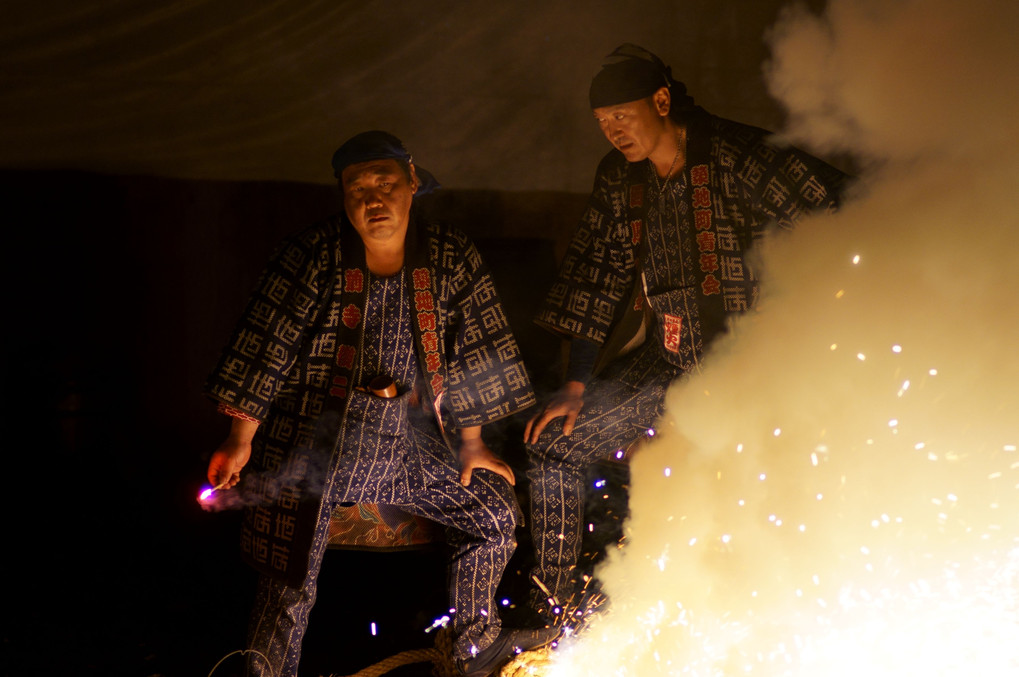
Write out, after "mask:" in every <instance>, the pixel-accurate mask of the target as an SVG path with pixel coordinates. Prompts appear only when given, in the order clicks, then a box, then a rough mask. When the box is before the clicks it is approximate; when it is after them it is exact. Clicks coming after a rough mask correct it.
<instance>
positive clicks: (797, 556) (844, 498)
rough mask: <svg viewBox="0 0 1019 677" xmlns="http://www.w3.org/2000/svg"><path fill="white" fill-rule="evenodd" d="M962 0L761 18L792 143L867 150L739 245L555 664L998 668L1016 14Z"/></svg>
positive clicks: (843, 6)
mask: <svg viewBox="0 0 1019 677" xmlns="http://www.w3.org/2000/svg"><path fill="white" fill-rule="evenodd" d="M973 3H975V5H976V6H971V3H966V4H965V5H960V4H959V3H954V2H949V1H948V0H927V1H924V2H921V1H920V0H890V1H889V2H878V1H876V0H831V1H830V5H829V8H828V10H827V12H828V13H827V14H826V15H825V17H824V18H823V19H817V18H816V17H811V16H809V15H807V14H804V12H806V10H796V11H793V12H790V13H789V14H788V15H787V16H786V17H785V19H784V20H785V21H786V22H787V24H785V25H784V26H783V27H782V29H781V30H777V31H776V34H775V36H774V37H773V39H774V40H775V43H776V45H777V47H776V50H777V53H778V56H777V57H776V61H777V62H778V63H779V64H780V65H781V68H779V69H778V72H777V73H776V74H775V75H774V78H775V80H774V82H775V83H777V84H775V85H774V86H775V90H776V91H777V92H780V93H782V94H783V95H784V96H786V97H787V99H786V102H788V103H789V104H790V109H791V114H792V115H793V116H794V117H795V116H799V117H802V118H804V119H805V121H806V123H808V124H806V127H809V130H808V131H807V132H804V133H803V134H804V137H810V138H816V139H819V140H820V141H819V143H827V147H829V148H844V149H849V150H851V149H850V148H848V147H847V146H843V145H840V144H841V143H842V141H841V138H842V137H839V138H833V137H834V136H836V132H838V131H839V130H840V129H842V130H848V133H843V135H842V136H843V137H852V140H853V141H854V142H856V143H859V144H861V146H860V147H861V148H862V149H863V151H864V154H863V158H864V159H876V160H878V162H876V163H874V164H875V165H876V166H877V167H878V168H875V169H873V170H872V174H871V175H869V176H866V177H865V180H864V181H863V189H862V190H861V191H860V192H859V194H857V195H856V196H854V199H856V200H857V201H856V202H853V201H850V202H848V203H847V204H846V206H845V207H844V208H843V209H842V210H841V211H840V212H839V213H837V214H834V215H822V216H816V217H812V218H811V219H810V220H808V221H806V222H801V223H800V224H798V225H797V227H796V228H795V229H794V230H793V231H792V232H791V233H788V234H785V235H783V236H782V238H776V239H773V240H768V241H766V242H765V243H764V244H763V246H762V247H761V266H762V270H763V271H764V274H763V278H762V279H763V283H762V290H761V296H760V304H759V312H756V313H752V314H749V315H745V316H743V317H741V318H740V319H739V320H737V321H736V323H735V324H734V325H733V327H732V331H731V332H730V333H729V335H728V336H727V337H726V339H725V340H724V341H723V342H722V343H721V344H720V345H717V346H716V347H715V348H714V349H713V351H712V352H711V353H710V354H709V356H708V358H706V359H705V361H704V363H703V368H702V370H701V371H700V372H699V373H698V374H696V375H695V376H693V377H691V378H690V379H689V380H688V381H684V382H681V383H679V384H677V385H676V386H675V387H674V388H673V389H672V390H671V391H670V393H669V396H668V398H667V402H666V405H667V413H666V415H665V417H663V420H662V421H660V422H659V425H658V426H657V430H658V435H656V436H655V439H654V440H653V441H650V442H649V444H648V445H647V446H646V447H644V448H642V449H641V450H640V451H639V452H638V453H637V454H636V455H635V456H634V457H633V459H632V461H631V492H630V519H629V521H628V522H627V524H626V525H625V533H626V546H625V547H624V548H621V549H618V550H610V552H609V554H608V557H607V562H606V563H605V564H604V565H603V566H602V568H601V569H599V572H598V573H599V578H600V579H601V580H602V581H603V585H604V590H605V592H606V594H607V595H608V597H609V598H610V600H611V606H610V607H609V609H608V611H607V612H604V613H602V614H601V615H599V616H598V617H596V618H593V619H590V620H589V622H588V625H587V627H586V629H585V630H584V632H582V633H579V634H578V636H577V637H575V638H572V639H571V640H570V641H567V642H564V643H563V645H562V646H561V647H560V648H559V650H558V652H557V656H556V660H555V663H554V665H553V666H552V668H551V670H550V671H549V672H547V675H548V676H549V677H581V676H583V677H586V676H587V675H592V674H605V675H612V676H613V677H651V676H653V675H670V676H671V675H690V676H695V677H734V676H736V675H750V676H752V675H761V676H762V677H777V676H779V675H781V676H783V677H785V676H789V677H805V676H808V675H809V676H812V677H813V676H815V675H823V676H824V677H850V676H852V677H858V676H859V675H868V676H870V675H874V676H877V677H892V676H896V677H897V676H899V675H925V677H926V676H928V675H929V676H932V677H940V676H947V675H953V676H954V675H981V676H987V677H1004V676H1006V675H1013V674H1019V452H1017V445H1019V425H1017V424H1016V422H1015V420H1016V414H1017V412H1019V389H1017V388H1016V387H1015V384H1016V382H1017V381H1019V360H1017V358H1016V356H1015V350H1014V346H1013V344H1014V337H1015V336H1019V313H1016V312H1015V299H1016V298H1017V297H1019V278H1016V277H1015V276H1014V275H1011V274H1009V271H1011V270H1012V269H1013V268H1014V263H1013V261H1012V258H1014V252H1015V251H1016V250H1017V249H1019V208H1017V207H1016V204H1015V201H1014V198H1013V197H1012V196H1013V195H1014V185H1013V184H1014V181H1015V176H1019V160H1017V159H1016V158H1017V157H1019V132H1017V129H1019V128H1016V127H1015V124H1014V120H1015V119H1016V118H1017V117H1019V97H1014V96H1012V95H1011V94H1008V95H1005V94H1004V93H1006V92H1013V91H1019V50H1016V49H1015V46H1014V36H1013V35H1011V32H1010V29H1009V28H1006V27H1007V26H1014V25H1016V23H1017V22H1019V7H1017V6H1015V5H1011V4H1008V3H994V2H993V0H973ZM920 36H926V37H924V38H922V39H924V40H933V39H935V38H936V39H937V43H936V44H938V49H937V50H916V49H915V47H913V46H910V39H920ZM907 38H909V39H907ZM914 44H915V43H914ZM932 44H933V43H932ZM854 50H855V51H854ZM822 68H824V69H828V70H825V71H822V70H820V69H822ZM897 68H900V69H906V70H900V71H896V69H897ZM782 69H785V70H782ZM786 71H788V72H786ZM800 71H804V72H805V76H804V77H801V78H800V79H795V78H794V77H793V76H792V75H790V73H797V72H800ZM981 72H994V73H995V78H994V79H993V82H992V79H990V78H979V77H974V74H975V73H981ZM840 88H841V89H840ZM961 90H965V92H966V96H965V97H962V98H960V97H959V96H958V92H959V91H961ZM944 97H948V98H944ZM955 104H958V105H955ZM968 106H971V107H970V109H969V110H967V107H968ZM831 111H839V113H838V115H836V116H832V115H831ZM903 111H907V114H905V115H904V114H903ZM928 114H933V115H937V116H941V117H939V118H938V119H937V120H936V121H928V122H925V123H923V124H919V123H918V121H920V120H922V119H926V117H925V116H927V115H928ZM825 116H828V117H825ZM815 118H816V120H814V119H815ZM973 120H980V123H979V124H972V121H973ZM812 121H813V123H814V124H813V125H811V124H809V123H811V122H812ZM949 130H950V131H949ZM868 154H869V155H868ZM920 160H922V161H920ZM854 358H855V359H854ZM709 392H710V393H711V395H710V397H708V396H707V395H706V393H709ZM777 431H780V432H781V435H777V434H776V432H777ZM733 450H735V453H734V452H733ZM666 469H670V470H671V472H670V473H668V474H667V473H666V472H665V470H666ZM671 516H675V519H674V520H671V519H668V517H671Z"/></svg>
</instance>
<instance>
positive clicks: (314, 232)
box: [286, 214, 343, 247]
mask: <svg viewBox="0 0 1019 677" xmlns="http://www.w3.org/2000/svg"><path fill="white" fill-rule="evenodd" d="M342 223H343V219H342V217H341V216H340V215H339V214H336V215H334V216H330V217H327V218H325V219H322V220H321V221H316V222H315V223H312V224H311V225H309V226H305V227H304V228H302V229H301V230H298V231H297V232H295V233H293V234H292V235H290V236H288V237H287V238H286V241H289V242H292V243H294V244H298V245H301V246H305V247H316V246H321V245H323V244H327V243H332V242H335V241H337V240H339V238H340V229H341V225H342Z"/></svg>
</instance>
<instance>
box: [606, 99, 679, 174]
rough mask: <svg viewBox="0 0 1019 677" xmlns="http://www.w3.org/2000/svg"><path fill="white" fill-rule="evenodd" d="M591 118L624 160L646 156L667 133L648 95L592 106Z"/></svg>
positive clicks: (661, 115)
mask: <svg viewBox="0 0 1019 677" xmlns="http://www.w3.org/2000/svg"><path fill="white" fill-rule="evenodd" d="M667 111H668V108H666V112H667ZM594 119H595V120H596V121H597V122H598V126H599V127H601V130H602V133H603V134H605V138H606V139H608V140H609V143H611V144H612V145H613V146H615V147H616V148H617V149H619V151H620V152H621V153H622V154H623V156H624V157H625V158H626V159H627V161H628V162H640V161H641V160H645V159H647V157H648V156H649V155H651V152H652V151H653V150H654V149H655V147H656V146H658V144H659V142H660V141H661V139H662V136H663V135H665V134H666V133H667V132H668V128H667V126H666V123H665V119H666V116H665V115H663V114H661V113H660V112H659V111H658V110H657V108H656V103H655V101H654V100H653V98H652V97H648V98H646V99H640V100H638V101H630V102H628V103H621V104H618V105H615V106H604V107H602V108H595V109H594Z"/></svg>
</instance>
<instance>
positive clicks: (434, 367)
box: [425, 353, 442, 371]
mask: <svg viewBox="0 0 1019 677" xmlns="http://www.w3.org/2000/svg"><path fill="white" fill-rule="evenodd" d="M441 364H442V360H441V359H440V358H439V354H438V353H428V354H427V355H425V369H427V370H428V371H438V370H439V366H440V365H441Z"/></svg>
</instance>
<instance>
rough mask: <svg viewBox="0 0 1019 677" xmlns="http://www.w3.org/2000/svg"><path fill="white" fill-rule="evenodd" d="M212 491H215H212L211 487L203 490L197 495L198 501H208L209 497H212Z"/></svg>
mask: <svg viewBox="0 0 1019 677" xmlns="http://www.w3.org/2000/svg"><path fill="white" fill-rule="evenodd" d="M214 491H215V489H213V488H212V487H206V488H205V489H203V490H202V493H200V494H198V500H199V501H207V500H209V497H210V496H212V494H213V492H214Z"/></svg>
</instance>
